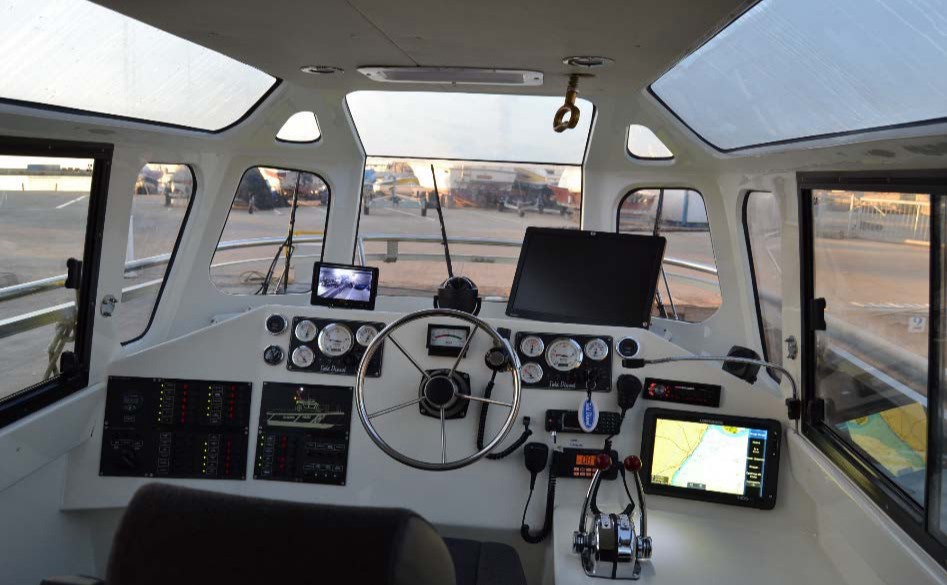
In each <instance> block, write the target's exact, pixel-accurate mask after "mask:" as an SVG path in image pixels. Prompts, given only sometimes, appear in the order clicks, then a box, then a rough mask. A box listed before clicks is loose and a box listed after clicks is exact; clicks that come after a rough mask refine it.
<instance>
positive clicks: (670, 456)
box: [641, 408, 781, 510]
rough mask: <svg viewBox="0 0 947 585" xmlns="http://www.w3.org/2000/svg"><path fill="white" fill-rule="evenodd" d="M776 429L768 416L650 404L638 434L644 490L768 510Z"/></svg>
mask: <svg viewBox="0 0 947 585" xmlns="http://www.w3.org/2000/svg"><path fill="white" fill-rule="evenodd" d="M780 431H781V427H780V424H779V421H777V420H772V419H763V418H748V417H739V416H723V415H718V414H716V413H706V412H685V411H680V410H669V409H663V408H649V409H648V410H646V411H645V415H644V428H643V431H642V436H641V461H642V464H643V465H642V468H641V480H642V483H643V487H644V491H645V492H646V493H648V494H657V495H662V496H674V497H678V498H686V499H690V500H702V501H705V502H716V503H720V504H733V505H737V506H747V507H751V508H760V509H763V510H770V509H772V508H773V506H774V505H775V504H776V483H777V481H778V479H779V442H780Z"/></svg>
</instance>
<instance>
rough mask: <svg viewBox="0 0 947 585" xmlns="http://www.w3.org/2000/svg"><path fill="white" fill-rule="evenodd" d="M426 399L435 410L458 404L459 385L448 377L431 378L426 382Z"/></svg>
mask: <svg viewBox="0 0 947 585" xmlns="http://www.w3.org/2000/svg"><path fill="white" fill-rule="evenodd" d="M424 399H425V400H427V402H428V405H430V406H431V407H432V408H435V409H438V410H439V409H441V408H449V407H450V406H452V405H453V404H454V403H455V402H457V384H455V383H454V381H453V380H452V379H451V378H450V377H448V376H431V377H430V378H428V379H427V380H425V382H424Z"/></svg>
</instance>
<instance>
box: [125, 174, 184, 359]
mask: <svg viewBox="0 0 947 585" xmlns="http://www.w3.org/2000/svg"><path fill="white" fill-rule="evenodd" d="M193 199H194V172H193V171H192V170H191V167H189V166H187V165H180V164H147V165H145V166H144V167H142V168H141V171H140V172H139V173H138V180H137V181H136V182H135V189H134V193H133V194H132V213H131V217H130V218H129V223H128V245H127V247H126V249H125V282H124V286H123V287H122V299H121V304H120V305H119V306H118V310H117V311H116V312H115V317H116V322H117V325H118V330H119V335H120V336H121V338H122V339H124V340H126V341H125V343H129V342H131V341H135V340H136V339H139V338H141V337H142V336H143V335H144V334H145V332H147V331H148V327H149V326H150V325H151V321H152V319H153V318H154V313H155V310H157V308H158V301H159V298H160V296H161V291H162V290H164V283H165V279H167V277H168V274H169V273H170V272H171V264H172V262H174V254H175V252H176V251H177V244H178V241H179V240H180V239H181V233H182V231H183V228H184V224H185V223H186V222H187V216H188V214H189V213H190V211H191V202H192V201H193Z"/></svg>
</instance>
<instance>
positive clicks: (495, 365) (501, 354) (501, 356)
mask: <svg viewBox="0 0 947 585" xmlns="http://www.w3.org/2000/svg"><path fill="white" fill-rule="evenodd" d="M483 361H484V362H486V364H487V367H488V368H490V369H491V370H493V371H494V372H502V371H504V370H506V369H507V368H508V366H509V363H510V356H509V354H507V353H506V350H505V349H503V348H502V347H491V348H490V349H489V350H487V355H485V356H483Z"/></svg>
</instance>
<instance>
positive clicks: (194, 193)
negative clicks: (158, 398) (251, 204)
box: [122, 162, 236, 346]
mask: <svg viewBox="0 0 947 585" xmlns="http://www.w3.org/2000/svg"><path fill="white" fill-rule="evenodd" d="M148 165H181V166H184V167H187V170H189V171H190V172H191V181H192V183H191V184H192V185H193V186H192V187H191V196H190V197H189V198H188V202H187V209H185V210H184V217H183V218H181V227H180V228H178V235H177V237H176V238H175V240H174V247H173V248H171V257H170V258H168V263H167V265H166V266H165V269H164V274H163V275H162V277H161V286H159V287H158V296H157V297H155V303H154V306H152V307H151V315H149V316H148V323H147V324H146V325H145V328H144V330H142V332H141V333H140V334H138V335H137V336H135V337H132V338H131V339H128V340H125V341H123V342H122V346H126V345H129V344H132V343H135V342H136V341H140V340H141V339H142V338H143V337H144V336H145V335H147V334H148V331H149V330H151V324H152V323H154V320H155V315H156V314H157V313H158V306H159V305H160V304H161V296H162V295H163V294H164V287H165V286H167V284H168V278H169V277H170V276H171V269H172V268H173V267H174V261H175V259H177V257H178V248H180V246H181V240H182V239H183V238H184V232H185V230H187V222H188V220H189V219H190V218H191V210H192V209H193V208H194V200H195V199H196V198H197V189H198V184H197V173H195V172H194V167H193V166H191V164H190V163H163V162H148V163H145V164H144V165H143V166H142V168H144V167H145V166H148ZM140 173H141V171H139V174H140ZM134 196H135V195H134V194H133V195H132V197H134ZM234 196H235V197H236V195H234ZM132 213H134V210H132V212H130V213H129V214H128V221H129V222H130V221H131V218H132ZM228 217H229V214H228ZM221 233H223V232H221ZM134 236H135V235H134V234H133V233H131V232H129V237H134ZM123 271H124V267H123ZM122 292H123V293H124V291H122Z"/></svg>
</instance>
